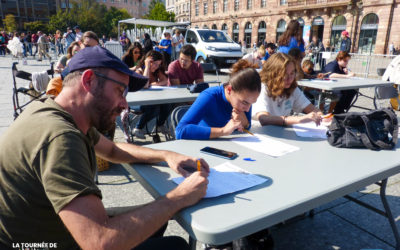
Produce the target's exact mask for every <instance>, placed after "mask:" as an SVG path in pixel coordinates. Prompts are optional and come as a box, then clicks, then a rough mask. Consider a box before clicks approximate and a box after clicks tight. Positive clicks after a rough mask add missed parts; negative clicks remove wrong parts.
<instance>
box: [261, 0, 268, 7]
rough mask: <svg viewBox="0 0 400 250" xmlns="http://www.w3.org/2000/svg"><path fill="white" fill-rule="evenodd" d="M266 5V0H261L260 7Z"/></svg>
mask: <svg viewBox="0 0 400 250" xmlns="http://www.w3.org/2000/svg"><path fill="white" fill-rule="evenodd" d="M265 7H267V0H261V8H265Z"/></svg>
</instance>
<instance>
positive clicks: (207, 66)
mask: <svg viewBox="0 0 400 250" xmlns="http://www.w3.org/2000/svg"><path fill="white" fill-rule="evenodd" d="M200 65H201V67H202V68H203V72H215V75H216V76H217V81H211V82H210V81H207V82H208V83H218V85H220V84H221V81H220V80H219V75H218V69H217V66H216V65H215V63H200Z"/></svg>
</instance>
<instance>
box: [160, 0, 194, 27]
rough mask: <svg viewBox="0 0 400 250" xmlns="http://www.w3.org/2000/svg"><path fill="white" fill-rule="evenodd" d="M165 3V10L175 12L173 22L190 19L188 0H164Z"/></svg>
mask: <svg viewBox="0 0 400 250" xmlns="http://www.w3.org/2000/svg"><path fill="white" fill-rule="evenodd" d="M165 4H166V5H165V8H166V10H167V11H171V12H174V13H175V22H180V23H183V22H189V21H190V0H166V1H165Z"/></svg>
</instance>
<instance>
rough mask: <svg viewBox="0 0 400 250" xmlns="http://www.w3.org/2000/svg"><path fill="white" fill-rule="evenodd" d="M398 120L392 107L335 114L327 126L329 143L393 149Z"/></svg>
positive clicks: (341, 145)
mask: <svg viewBox="0 0 400 250" xmlns="http://www.w3.org/2000/svg"><path fill="white" fill-rule="evenodd" d="M398 129H399V127H398V121H397V117H396V114H395V113H394V111H393V110H392V109H388V108H384V109H379V110H372V111H369V112H363V113H360V112H349V113H344V114H338V115H335V116H334V117H333V118H332V123H331V125H330V126H329V127H328V131H327V138H328V142H329V144H331V145H332V146H335V147H338V148H368V149H371V150H380V149H393V148H394V147H395V145H396V143H397V137H398Z"/></svg>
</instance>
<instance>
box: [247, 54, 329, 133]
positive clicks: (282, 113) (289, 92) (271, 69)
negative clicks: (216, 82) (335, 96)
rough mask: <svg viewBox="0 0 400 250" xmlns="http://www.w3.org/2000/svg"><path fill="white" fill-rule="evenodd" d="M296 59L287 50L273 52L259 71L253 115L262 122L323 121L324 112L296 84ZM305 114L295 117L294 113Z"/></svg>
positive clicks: (264, 123)
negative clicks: (259, 81)
mask: <svg viewBox="0 0 400 250" xmlns="http://www.w3.org/2000/svg"><path fill="white" fill-rule="evenodd" d="M296 73H297V72H296V62H295V61H294V59H293V58H292V57H291V56H289V55H287V54H284V53H276V54H273V55H272V56H271V57H270V58H269V59H268V60H267V61H266V63H265V64H264V67H263V69H262V70H261V72H260V76H261V81H262V83H263V84H262V88H261V94H260V96H259V97H258V99H257V102H256V104H255V105H253V112H252V117H253V119H257V120H259V121H260V123H261V125H269V124H271V125H281V126H287V125H292V124H297V123H305V122H311V121H313V122H315V123H316V124H317V125H319V124H320V123H321V120H322V118H321V116H322V112H321V111H320V110H319V109H317V108H316V107H315V106H314V105H312V104H311V102H310V101H309V100H308V99H307V97H305V96H304V94H303V92H301V90H300V89H299V88H298V87H297V82H296ZM293 111H294V112H296V113H305V114H306V115H303V116H293V115H292V113H293Z"/></svg>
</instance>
